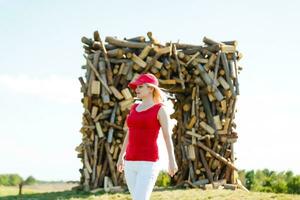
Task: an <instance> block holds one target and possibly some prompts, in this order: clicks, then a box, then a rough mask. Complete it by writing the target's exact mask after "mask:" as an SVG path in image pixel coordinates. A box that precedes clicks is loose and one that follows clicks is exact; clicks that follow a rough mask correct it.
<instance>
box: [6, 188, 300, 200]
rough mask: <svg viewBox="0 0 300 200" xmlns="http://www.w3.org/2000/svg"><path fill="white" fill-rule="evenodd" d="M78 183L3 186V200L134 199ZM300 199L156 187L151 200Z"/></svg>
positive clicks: (264, 194) (250, 193)
mask: <svg viewBox="0 0 300 200" xmlns="http://www.w3.org/2000/svg"><path fill="white" fill-rule="evenodd" d="M75 185H76V184H40V185H32V186H24V187H23V195H22V196H18V195H17V194H18V188H17V187H4V186H0V199H1V200H2V199H7V200H13V199H20V200H21V199H22V200H23V199H28V200H34V199H36V200H40V199H41V200H62V199H70V200H81V199H85V200H88V199H97V200H131V197H130V194H129V193H128V192H125V193H114V194H111V193H96V194H90V193H85V192H76V191H71V188H72V187H73V186H75ZM209 199H216V200H224V199H226V200H253V199H260V200H266V199H273V200H277V199H278V200H294V199H295V200H297V199H298V200H300V195H289V194H274V193H260V192H249V193H248V192H245V191H242V190H236V191H231V190H221V189H220V190H205V191H204V190H202V189H163V188H155V189H154V191H153V193H152V195H151V200H209Z"/></svg>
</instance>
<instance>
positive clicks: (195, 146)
mask: <svg viewBox="0 0 300 200" xmlns="http://www.w3.org/2000/svg"><path fill="white" fill-rule="evenodd" d="M81 41H82V43H83V48H84V58H85V61H86V63H85V65H83V66H82V69H85V70H86V72H85V76H84V78H85V80H84V78H83V77H79V81H80V83H81V92H82V93H83V98H82V99H81V102H82V104H83V108H84V112H83V115H82V128H81V129H80V132H81V134H82V143H81V144H80V145H78V146H77V147H76V151H77V152H78V158H80V159H81V161H82V163H83V168H82V169H80V170H79V171H80V173H81V179H80V183H81V185H82V188H83V189H84V190H92V189H96V188H104V187H105V186H107V185H111V187H117V186H124V185H125V179H124V173H119V172H118V171H117V169H116V162H117V160H118V156H119V155H118V154H119V153H120V150H121V147H122V144H123V139H124V137H125V134H126V132H125V131H126V130H125V129H124V122H125V119H126V116H127V114H128V112H129V109H130V107H131V105H132V104H133V103H134V100H135V93H134V91H133V90H131V89H130V88H128V87H127V85H128V83H129V82H130V81H131V80H133V79H135V78H136V77H137V76H138V75H139V74H140V73H145V72H149V73H152V74H154V75H155V76H156V77H157V78H158V80H159V86H160V87H162V88H164V89H165V90H166V91H167V92H168V93H170V94H172V95H174V96H175V97H176V98H175V99H172V102H173V103H174V110H175V112H174V113H173V114H172V115H171V116H170V117H171V118H174V119H176V120H177V125H176V126H175V127H174V128H173V130H172V131H173V133H174V134H173V135H172V139H173V143H174V149H175V156H176V160H177V164H178V167H179V170H178V172H177V174H176V175H175V176H174V177H172V179H171V180H172V182H171V183H172V184H173V185H174V186H176V185H180V184H182V183H183V182H187V181H188V182H190V183H191V184H193V185H198V186H205V185H207V187H208V186H209V184H210V185H213V186H214V187H217V186H218V185H226V184H235V183H236V180H237V173H236V171H237V168H236V167H235V166H234V160H235V158H234V149H233V144H234V142H236V140H237V133H236V131H235V128H236V124H235V123H234V116H235V112H236V108H235V105H236V100H237V96H238V95H239V83H238V74H239V72H240V70H241V67H239V66H238V61H239V60H240V59H241V57H242V54H241V53H240V52H239V51H237V49H236V48H237V42H236V41H223V42H218V41H214V40H212V39H210V38H207V37H204V38H203V43H204V44H203V45H191V44H183V43H179V42H177V43H172V42H167V43H166V44H162V43H160V42H159V41H158V40H157V39H156V38H155V37H154V36H153V34H152V33H151V32H148V33H147V36H146V37H144V36H138V37H134V38H123V39H117V38H116V37H106V38H105V41H102V39H101V37H100V34H99V32H98V31H95V32H94V35H93V38H87V37H82V39H81Z"/></svg>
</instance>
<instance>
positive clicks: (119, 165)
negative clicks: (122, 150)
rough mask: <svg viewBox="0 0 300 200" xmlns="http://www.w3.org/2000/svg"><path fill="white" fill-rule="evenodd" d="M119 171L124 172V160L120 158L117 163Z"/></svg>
mask: <svg viewBox="0 0 300 200" xmlns="http://www.w3.org/2000/svg"><path fill="white" fill-rule="evenodd" d="M117 169H118V171H119V172H122V171H123V170H124V158H121V157H120V158H119V159H118V162H117Z"/></svg>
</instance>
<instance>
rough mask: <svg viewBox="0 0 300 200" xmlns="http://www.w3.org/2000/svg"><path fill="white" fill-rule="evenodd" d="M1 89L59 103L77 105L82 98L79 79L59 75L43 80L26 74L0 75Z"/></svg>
mask: <svg viewBox="0 0 300 200" xmlns="http://www.w3.org/2000/svg"><path fill="white" fill-rule="evenodd" d="M0 89H6V90H9V91H10V92H14V93H18V94H24V95H34V96H38V97H42V98H46V99H48V100H51V101H55V102H58V103H75V102H78V101H80V98H81V97H80V94H81V93H80V83H79V81H78V79H77V78H75V77H74V78H66V77H62V76H58V75H50V76H48V77H45V78H44V77H43V78H41V77H32V76H28V75H26V74H20V75H8V74H0Z"/></svg>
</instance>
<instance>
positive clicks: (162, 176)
mask: <svg viewBox="0 0 300 200" xmlns="http://www.w3.org/2000/svg"><path fill="white" fill-rule="evenodd" d="M170 182H171V178H170V175H169V174H168V173H167V172H166V171H160V172H159V174H158V177H157V180H156V183H155V185H156V186H159V187H166V186H170Z"/></svg>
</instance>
